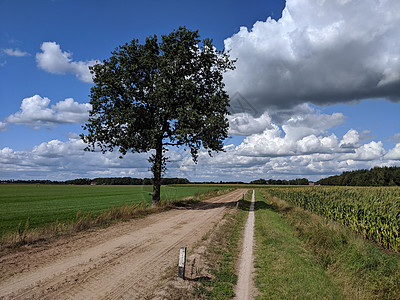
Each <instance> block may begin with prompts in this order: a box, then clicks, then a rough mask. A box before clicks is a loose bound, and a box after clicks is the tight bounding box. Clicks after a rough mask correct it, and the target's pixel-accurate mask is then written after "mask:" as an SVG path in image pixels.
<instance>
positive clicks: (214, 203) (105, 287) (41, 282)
mask: <svg viewBox="0 0 400 300" xmlns="http://www.w3.org/2000/svg"><path fill="white" fill-rule="evenodd" d="M244 193H245V190H235V191H233V192H231V193H229V194H227V195H223V196H219V197H216V198H212V199H209V200H207V201H205V202H203V203H201V204H200V205H197V206H194V207H191V208H185V209H174V210H170V211H167V212H163V213H159V214H154V215H150V216H148V217H146V218H144V219H136V220H132V221H129V222H123V223H119V224H116V225H113V226H111V227H109V228H106V229H97V230H93V231H90V232H85V233H81V234H77V235H76V236H73V237H70V238H67V239H62V240H59V241H57V242H54V243H52V244H48V245H45V246H41V247H37V248H32V249H30V250H27V251H23V252H19V253H16V254H10V255H7V256H4V257H2V258H0V299H140V298H141V295H143V294H144V293H145V291H146V290H148V289H151V288H152V287H153V286H154V284H155V283H156V282H157V281H158V280H159V278H160V276H162V275H163V271H164V270H165V269H166V268H167V267H169V266H174V265H175V264H176V263H177V259H178V254H179V248H180V246H187V247H189V249H190V248H191V246H192V245H193V244H194V243H195V242H196V241H198V240H200V239H201V237H202V236H203V235H204V234H206V233H207V232H208V231H209V230H210V229H211V228H213V226H214V225H215V224H216V223H218V222H219V221H220V220H221V218H222V216H223V214H224V212H225V211H226V210H227V209H228V207H233V206H234V205H235V202H236V201H237V200H238V199H239V198H241V197H242V195H243V194H244Z"/></svg>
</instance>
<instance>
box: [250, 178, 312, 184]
mask: <svg viewBox="0 0 400 300" xmlns="http://www.w3.org/2000/svg"><path fill="white" fill-rule="evenodd" d="M250 183H251V184H270V185H308V184H309V181H308V179H307V178H296V179H291V180H285V179H268V180H265V179H262V178H260V179H257V180H253V181H250Z"/></svg>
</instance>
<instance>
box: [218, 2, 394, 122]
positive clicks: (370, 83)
mask: <svg viewBox="0 0 400 300" xmlns="http://www.w3.org/2000/svg"><path fill="white" fill-rule="evenodd" d="M399 11H400V2H399V1H397V0H384V1H375V0H365V1H355V0H349V1H342V0H331V1H315V0H303V1H296V0H287V1H286V7H285V9H284V11H283V13H282V18H281V19H280V20H278V21H275V20H273V19H271V18H268V20H266V21H265V22H260V21H259V22H256V23H255V24H254V25H253V28H252V29H251V30H250V31H249V30H248V29H247V28H245V27H242V28H241V29H240V31H239V32H238V33H236V34H235V35H233V36H232V37H230V38H228V39H226V40H225V48H226V49H227V50H230V55H231V57H232V58H237V59H238V60H237V63H236V69H235V70H233V71H229V72H227V73H226V75H225V77H224V80H225V82H226V87H227V90H228V92H229V93H230V95H231V96H232V95H234V94H235V93H237V92H240V94H241V95H242V96H243V97H245V99H247V101H248V102H249V103H251V104H252V105H253V106H254V107H257V108H258V109H259V110H261V111H265V110H271V109H274V108H275V109H287V108H292V107H294V106H296V105H298V104H301V103H306V102H312V103H314V104H316V105H324V104H332V103H346V102H350V101H353V100H357V99H358V100H360V99H367V98H370V99H372V98H386V99H391V100H393V101H399V100H400V97H399V94H400V44H399V43H398V37H399V36H400V14H399V13H398V12H399ZM270 116H272V114H270ZM273 119H274V118H273Z"/></svg>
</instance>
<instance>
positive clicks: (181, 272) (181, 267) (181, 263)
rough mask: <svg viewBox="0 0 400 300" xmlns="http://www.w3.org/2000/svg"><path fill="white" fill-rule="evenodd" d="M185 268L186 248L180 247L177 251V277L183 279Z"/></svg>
mask: <svg viewBox="0 0 400 300" xmlns="http://www.w3.org/2000/svg"><path fill="white" fill-rule="evenodd" d="M185 266H186V247H181V249H180V251H179V264H178V277H179V278H182V279H185Z"/></svg>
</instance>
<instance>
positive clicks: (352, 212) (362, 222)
mask: <svg viewBox="0 0 400 300" xmlns="http://www.w3.org/2000/svg"><path fill="white" fill-rule="evenodd" d="M269 191H270V192H271V194H273V195H275V196H277V197H278V198H281V199H283V200H286V201H288V202H291V203H293V204H295V205H298V206H300V207H302V208H305V209H307V210H310V211H312V212H316V213H318V214H320V215H323V216H325V217H327V218H329V219H331V220H334V221H338V222H340V223H342V224H343V225H345V226H348V227H350V228H351V229H352V230H354V231H356V232H359V233H360V234H361V235H362V236H363V237H364V238H367V239H370V240H372V241H374V242H376V243H377V244H379V245H381V246H383V247H385V248H389V249H392V250H395V251H400V234H399V233H400V188H398V187H358V188H357V187H351V188H346V187H313V188H290V189H289V188H276V189H273V188H271V189H269Z"/></svg>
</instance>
